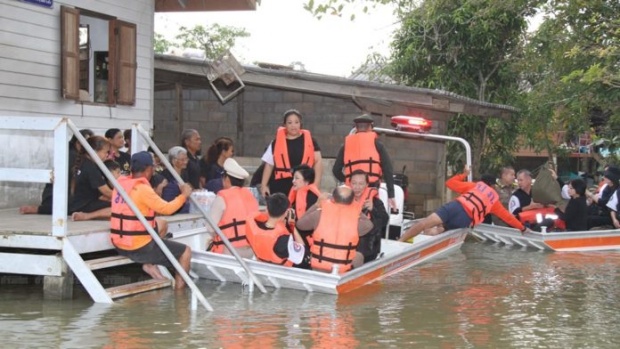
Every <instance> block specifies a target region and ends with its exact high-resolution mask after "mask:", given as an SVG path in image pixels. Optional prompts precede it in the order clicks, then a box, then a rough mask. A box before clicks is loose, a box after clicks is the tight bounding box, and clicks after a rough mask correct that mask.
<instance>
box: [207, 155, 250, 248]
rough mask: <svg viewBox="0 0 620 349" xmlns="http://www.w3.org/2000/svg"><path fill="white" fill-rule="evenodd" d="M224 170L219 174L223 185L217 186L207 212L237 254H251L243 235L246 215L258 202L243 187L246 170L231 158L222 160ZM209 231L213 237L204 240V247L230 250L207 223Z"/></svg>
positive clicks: (248, 214)
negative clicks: (217, 190)
mask: <svg viewBox="0 0 620 349" xmlns="http://www.w3.org/2000/svg"><path fill="white" fill-rule="evenodd" d="M224 171H225V172H224V177H222V183H223V184H224V189H222V190H220V191H219V192H218V193H217V196H216V198H215V200H213V204H211V208H210V209H209V216H210V217H211V219H212V220H213V222H217V225H218V227H219V228H220V230H221V231H222V233H224V235H225V236H226V237H227V238H228V241H230V243H231V244H232V245H233V246H234V247H235V249H236V250H237V252H238V253H239V255H240V256H241V257H244V258H252V256H253V255H254V253H253V252H252V248H251V247H250V245H249V244H248V240H247V239H246V236H245V232H246V219H247V218H248V217H249V216H250V215H253V214H255V213H257V212H258V202H257V201H256V198H255V197H254V194H252V192H251V191H250V190H249V189H248V188H244V187H243V184H244V181H245V179H246V178H248V177H249V176H250V174H249V173H248V172H247V171H246V170H244V169H243V167H241V166H239V164H238V163H237V161H235V159H233V158H228V159H226V161H224ZM209 233H210V235H211V236H212V237H213V240H212V241H210V243H208V245H207V250H208V251H210V252H213V253H223V254H230V251H228V248H226V245H224V241H223V240H222V239H221V238H220V236H219V235H217V234H215V232H214V231H212V230H211V227H209Z"/></svg>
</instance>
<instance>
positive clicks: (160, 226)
mask: <svg viewBox="0 0 620 349" xmlns="http://www.w3.org/2000/svg"><path fill="white" fill-rule="evenodd" d="M156 221H157V230H159V231H158V233H159V235H160V236H164V235H166V233H168V222H167V221H166V220H164V219H158V218H156Z"/></svg>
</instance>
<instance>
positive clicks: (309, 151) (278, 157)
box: [260, 109, 323, 196]
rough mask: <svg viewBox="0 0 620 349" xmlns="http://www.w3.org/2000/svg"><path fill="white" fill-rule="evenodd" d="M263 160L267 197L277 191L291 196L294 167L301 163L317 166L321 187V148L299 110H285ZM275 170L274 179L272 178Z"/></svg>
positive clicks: (263, 182)
mask: <svg viewBox="0 0 620 349" xmlns="http://www.w3.org/2000/svg"><path fill="white" fill-rule="evenodd" d="M261 160H263V162H265V167H264V169H263V177H262V178H261V187H260V192H261V195H263V196H267V195H269V194H273V193H283V194H284V195H288V193H289V191H290V190H291V187H292V186H293V174H292V172H291V170H292V169H293V168H295V166H297V165H301V164H306V165H308V166H310V167H312V168H314V172H315V178H316V180H315V184H316V186H317V188H320V187H321V176H322V175H323V162H322V161H321V160H322V158H321V148H320V147H319V144H318V143H317V142H316V139H314V137H312V135H311V134H310V131H308V130H304V129H302V115H301V113H300V112H299V111H297V110H295V109H291V110H287V111H286V112H284V122H283V124H282V126H281V127H279V128H278V130H277V132H276V138H275V140H274V141H273V142H271V144H270V145H269V147H267V150H266V151H265V153H264V154H263V156H262V158H261ZM272 173H273V174H274V179H273V180H271V181H270V178H271V175H272Z"/></svg>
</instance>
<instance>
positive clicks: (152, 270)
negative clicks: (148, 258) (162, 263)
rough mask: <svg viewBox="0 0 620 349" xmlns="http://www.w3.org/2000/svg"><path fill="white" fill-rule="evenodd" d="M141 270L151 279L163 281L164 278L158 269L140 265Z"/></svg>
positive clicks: (153, 266) (149, 265) (148, 265)
mask: <svg viewBox="0 0 620 349" xmlns="http://www.w3.org/2000/svg"><path fill="white" fill-rule="evenodd" d="M142 270H144V272H145V273H147V274H149V275H150V276H151V277H152V278H153V279H157V280H163V279H165V277H164V276H163V275H162V274H161V272H160V271H159V268H158V267H157V266H156V265H154V264H144V265H142Z"/></svg>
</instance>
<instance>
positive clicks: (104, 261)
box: [84, 256, 134, 270]
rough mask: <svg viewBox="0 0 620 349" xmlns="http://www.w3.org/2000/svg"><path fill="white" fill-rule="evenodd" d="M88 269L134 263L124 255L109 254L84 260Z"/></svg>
mask: <svg viewBox="0 0 620 349" xmlns="http://www.w3.org/2000/svg"><path fill="white" fill-rule="evenodd" d="M84 262H85V263H86V265H87V266H88V268H90V270H98V269H105V268H111V267H118V266H121V265H127V264H132V263H134V262H133V261H132V260H131V259H129V258H127V257H124V256H109V257H102V258H96V259H90V260H87V261H84Z"/></svg>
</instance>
